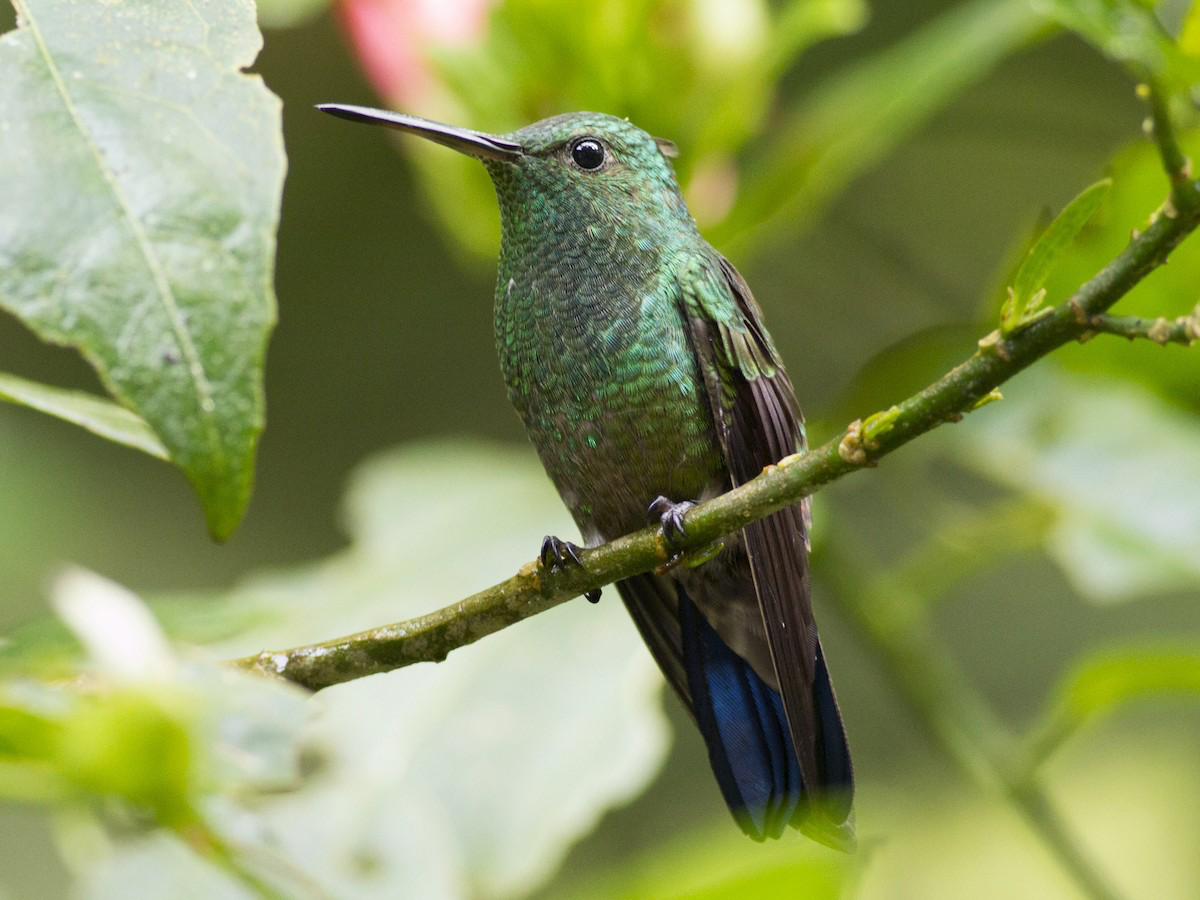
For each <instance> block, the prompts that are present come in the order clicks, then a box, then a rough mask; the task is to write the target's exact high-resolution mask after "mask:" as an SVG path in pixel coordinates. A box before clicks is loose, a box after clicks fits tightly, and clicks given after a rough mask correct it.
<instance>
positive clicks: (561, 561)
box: [538, 534, 600, 603]
mask: <svg viewBox="0 0 1200 900" xmlns="http://www.w3.org/2000/svg"><path fill="white" fill-rule="evenodd" d="M538 560H539V561H540V562H541V564H542V568H543V569H545V570H546V571H548V572H561V571H563V570H565V569H567V568H568V567H569V566H582V565H583V560H581V559H580V558H579V547H578V546H577V545H575V544H572V543H571V542H570V541H564V540H563V539H562V538H557V537H555V536H554V535H552V534H548V535H546V536H545V537H544V538H542V549H541V552H540V553H539V554H538ZM583 596H585V597H587V600H588V602H589V603H599V602H600V588H593V589H592V590H590V591H588V592H586V593H585V594H584V595H583Z"/></svg>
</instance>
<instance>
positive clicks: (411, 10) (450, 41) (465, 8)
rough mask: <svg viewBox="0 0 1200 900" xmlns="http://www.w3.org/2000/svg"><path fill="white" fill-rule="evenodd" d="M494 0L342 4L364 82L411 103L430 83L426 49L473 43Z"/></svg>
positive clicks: (345, 0) (348, 0)
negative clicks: (366, 81)
mask: <svg viewBox="0 0 1200 900" xmlns="http://www.w3.org/2000/svg"><path fill="white" fill-rule="evenodd" d="M496 2H497V0H342V3H341V4H340V10H341V17H342V23H343V25H344V26H345V28H346V31H347V33H348V34H349V36H350V41H351V43H352V44H353V46H354V49H355V52H356V53H357V54H358V58H359V62H360V63H361V64H362V67H363V70H364V71H365V72H366V75H367V78H368V80H369V81H370V82H371V84H372V85H373V86H374V87H375V90H376V91H378V92H379V94H380V95H381V96H382V97H384V98H386V99H387V100H389V101H395V102H396V103H397V104H398V105H406V106H412V105H415V104H416V103H417V102H418V101H419V100H420V98H421V97H423V96H424V95H425V94H427V93H428V91H429V89H430V88H431V87H432V86H433V84H434V81H435V78H436V76H435V74H434V73H433V72H432V71H431V70H430V67H429V63H428V56H427V52H428V49H429V48H431V47H445V48H455V47H466V46H471V45H472V44H475V43H478V41H479V40H480V39H481V38H482V37H483V34H484V30H485V29H486V27H487V18H488V13H489V12H490V11H491V8H492V6H494V5H495V3H496Z"/></svg>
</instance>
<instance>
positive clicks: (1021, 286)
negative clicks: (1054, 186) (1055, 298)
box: [1000, 178, 1112, 334]
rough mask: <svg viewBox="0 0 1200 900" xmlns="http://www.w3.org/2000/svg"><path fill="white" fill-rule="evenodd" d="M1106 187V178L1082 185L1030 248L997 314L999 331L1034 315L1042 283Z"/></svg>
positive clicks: (1042, 294) (1093, 211)
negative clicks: (1088, 184)
mask: <svg viewBox="0 0 1200 900" xmlns="http://www.w3.org/2000/svg"><path fill="white" fill-rule="evenodd" d="M1110 188H1112V180H1111V179H1108V178H1105V179H1103V180H1102V181H1097V182H1096V183H1095V184H1093V185H1092V186H1091V187H1088V188H1086V189H1085V190H1084V191H1083V192H1082V193H1080V194H1079V196H1077V197H1076V198H1075V199H1074V200H1072V201H1071V202H1070V203H1068V204H1067V206H1066V208H1065V209H1064V210H1063V211H1062V212H1061V213H1059V214H1058V217H1057V218H1055V220H1054V221H1053V222H1051V223H1050V226H1049V227H1048V228H1047V229H1046V230H1045V231H1044V232H1043V233H1042V236H1041V237H1040V238H1038V240H1037V242H1036V243H1035V244H1034V245H1033V247H1032V248H1030V250H1029V254H1028V255H1027V256H1026V257H1025V261H1024V262H1022V263H1021V267H1020V268H1019V269H1018V270H1017V274H1016V277H1015V278H1014V279H1013V283H1012V287H1010V288H1009V291H1008V299H1007V300H1005V302H1004V306H1003V308H1002V310H1001V313H1000V330H1001V331H1002V332H1003V333H1005V334H1011V333H1012V332H1013V331H1015V330H1016V329H1018V328H1020V327H1021V326H1022V325H1026V324H1028V323H1029V322H1031V321H1033V320H1034V319H1036V318H1037V317H1038V315H1037V309H1038V307H1039V306H1041V302H1042V298H1043V297H1045V293H1046V292H1045V291H1044V290H1042V285H1044V284H1045V283H1046V279H1047V278H1048V277H1049V275H1050V273H1051V272H1052V271H1053V270H1054V267H1055V266H1056V265H1057V264H1058V263H1059V261H1060V260H1061V259H1062V257H1063V255H1064V254H1065V253H1066V252H1067V248H1068V247H1070V246H1071V243H1072V242H1073V241H1074V240H1075V238H1076V236H1077V235H1078V234H1079V232H1081V231H1083V228H1084V226H1085V225H1087V223H1088V222H1090V221H1091V220H1092V217H1093V216H1094V215H1095V214H1096V210H1098V209H1099V208H1100V206H1101V204H1102V203H1104V199H1105V197H1107V196H1108V192H1109V189H1110Z"/></svg>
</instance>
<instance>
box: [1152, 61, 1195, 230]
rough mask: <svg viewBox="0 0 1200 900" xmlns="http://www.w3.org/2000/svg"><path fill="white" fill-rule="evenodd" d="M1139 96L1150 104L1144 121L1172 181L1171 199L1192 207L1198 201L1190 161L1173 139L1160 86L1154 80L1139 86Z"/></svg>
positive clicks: (1172, 130) (1168, 113)
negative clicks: (1147, 116) (1148, 114)
mask: <svg viewBox="0 0 1200 900" xmlns="http://www.w3.org/2000/svg"><path fill="white" fill-rule="evenodd" d="M1138 96H1139V97H1141V98H1142V99H1144V100H1145V101H1146V102H1147V103H1148V104H1149V105H1150V118H1149V119H1147V120H1146V132H1147V133H1148V134H1149V135H1150V137H1151V138H1153V139H1154V143H1155V144H1156V145H1157V146H1158V154H1159V156H1160V157H1161V158H1162V164H1163V170H1164V171H1165V172H1166V173H1167V180H1168V181H1170V182H1171V196H1172V199H1173V200H1174V201H1175V204H1176V207H1177V208H1178V207H1180V206H1186V207H1191V206H1194V205H1195V204H1196V203H1198V202H1200V195H1198V194H1197V190H1196V186H1195V185H1194V184H1193V183H1192V162H1191V160H1189V159H1188V158H1187V156H1185V155H1184V153H1183V150H1182V149H1180V147H1179V140H1178V139H1177V138H1176V137H1175V128H1174V126H1173V125H1172V124H1171V116H1170V111H1169V109H1168V108H1167V104H1168V103H1169V100H1168V98H1167V95H1166V93H1165V92H1164V91H1163V89H1162V87H1161V86H1160V85H1159V84H1158V83H1157V82H1155V81H1154V80H1152V79H1151V80H1147V81H1146V82H1145V83H1144V84H1140V85H1138Z"/></svg>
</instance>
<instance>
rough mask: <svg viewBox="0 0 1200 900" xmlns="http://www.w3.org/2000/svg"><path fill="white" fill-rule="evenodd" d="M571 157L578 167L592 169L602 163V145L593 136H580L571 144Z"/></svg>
mask: <svg viewBox="0 0 1200 900" xmlns="http://www.w3.org/2000/svg"><path fill="white" fill-rule="evenodd" d="M571 159H573V160H575V165H577V166H579V168H581V169H587V170H588V171H589V172H590V171H594V170H596V169H598V168H600V167H601V166H602V165H604V145H603V144H602V143H600V142H599V141H598V140H596V139H595V138H582V139H581V140H578V141H576V142H575V143H574V144H573V145H572V146H571Z"/></svg>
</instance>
